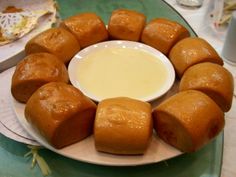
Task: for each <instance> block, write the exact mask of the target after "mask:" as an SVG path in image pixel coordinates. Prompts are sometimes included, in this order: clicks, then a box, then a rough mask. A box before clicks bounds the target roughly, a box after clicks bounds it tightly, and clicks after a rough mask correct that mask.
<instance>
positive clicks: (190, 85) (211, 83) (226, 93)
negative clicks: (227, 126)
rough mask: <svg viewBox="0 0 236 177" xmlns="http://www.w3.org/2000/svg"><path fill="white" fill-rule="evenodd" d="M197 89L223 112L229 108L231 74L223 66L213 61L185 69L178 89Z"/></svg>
mask: <svg viewBox="0 0 236 177" xmlns="http://www.w3.org/2000/svg"><path fill="white" fill-rule="evenodd" d="M191 89H194V90H199V91H202V92H204V93H205V94H207V95H208V96H209V97H211V98H212V99H213V100H214V101H215V102H216V103H217V104H218V105H219V106H220V107H221V109H222V110H223V111H224V112H227V111H229V110H230V108H231V105H232V100H233V90H234V85H233V76H232V74H231V73H230V72H229V71H228V70H227V69H225V68H224V67H222V66H220V65H218V64H214V63H208V62H206V63H200V64H196V65H194V66H192V67H190V68H188V69H187V70H186V72H185V73H184V75H183V77H182V78H181V81H180V86H179V90H180V91H183V90H191Z"/></svg>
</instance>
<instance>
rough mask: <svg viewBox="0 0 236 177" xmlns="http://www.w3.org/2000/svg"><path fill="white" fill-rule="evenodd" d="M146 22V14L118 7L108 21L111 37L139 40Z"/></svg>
mask: <svg viewBox="0 0 236 177" xmlns="http://www.w3.org/2000/svg"><path fill="white" fill-rule="evenodd" d="M145 23H146V17H145V15H144V14H142V13H139V12H136V11H133V10H127V9H118V10H114V11H113V12H112V15H111V17H110V20H109V23H108V32H109V36H110V38H111V39H121V40H130V41H139V40H140V37H141V33H142V30H143V28H144V26H145Z"/></svg>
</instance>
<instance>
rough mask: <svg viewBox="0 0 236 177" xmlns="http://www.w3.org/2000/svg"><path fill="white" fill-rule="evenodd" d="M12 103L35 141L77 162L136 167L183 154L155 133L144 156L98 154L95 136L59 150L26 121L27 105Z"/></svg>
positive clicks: (20, 120)
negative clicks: (25, 111) (25, 109)
mask: <svg viewBox="0 0 236 177" xmlns="http://www.w3.org/2000/svg"><path fill="white" fill-rule="evenodd" d="M12 102H13V108H14V110H15V113H16V115H17V118H18V120H19V122H20V124H21V125H22V126H23V128H24V129H25V130H26V131H27V132H28V133H29V134H30V135H31V136H32V137H33V138H34V139H35V140H37V141H38V142H39V143H40V144H41V145H43V146H44V147H46V148H48V149H50V150H52V151H54V152H56V153H58V154H61V155H63V156H66V157H69V158H72V159H75V160H79V161H83V162H88V163H92V164H100V165H109V166H134V165H142V164H149V163H155V162H159V161H162V160H167V159H169V158H172V157H175V156H178V155H180V154H182V153H181V152H180V151H179V150H177V149H175V148H174V147H171V146H169V145H168V144H166V143H164V142H163V141H162V140H160V139H159V138H158V137H157V136H156V134H155V133H153V136H152V140H151V142H150V145H149V147H148V149H147V151H146V153H145V154H144V155H130V156H126V155H111V154H107V153H102V152H98V151H96V149H95V146H94V139H93V136H90V137H88V138H86V139H84V140H82V141H80V142H78V143H75V144H73V145H70V146H67V147H65V148H63V149H60V150H58V149H55V148H53V147H52V146H51V145H50V144H48V142H47V141H46V140H45V139H44V138H43V137H42V136H41V135H40V134H39V133H38V132H37V131H36V130H35V129H34V128H33V127H32V126H31V125H30V124H29V123H28V122H27V121H26V119H25V116H24V108H25V104H22V103H19V102H17V101H16V100H15V99H13V98H12Z"/></svg>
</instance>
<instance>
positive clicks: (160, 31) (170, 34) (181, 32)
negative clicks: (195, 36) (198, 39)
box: [141, 18, 190, 55]
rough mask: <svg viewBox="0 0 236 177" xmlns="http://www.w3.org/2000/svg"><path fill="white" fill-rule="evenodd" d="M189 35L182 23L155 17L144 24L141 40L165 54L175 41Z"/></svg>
mask: <svg viewBox="0 0 236 177" xmlns="http://www.w3.org/2000/svg"><path fill="white" fill-rule="evenodd" d="M189 36H190V33H189V31H188V30H187V29H186V28H185V27H184V26H183V25H181V24H179V23H177V22H175V21H171V20H168V19H164V18H156V19H153V20H151V21H150V22H149V23H148V24H147V25H146V26H145V28H144V30H143V32H142V39H141V41H142V42H143V43H145V44H147V45H150V46H152V47H154V48H156V49H157V50H159V51H161V52H162V53H163V54H165V55H167V54H168V53H169V51H170V49H171V48H172V47H173V46H174V44H175V43H177V42H178V41H179V40H181V39H183V38H186V37H189Z"/></svg>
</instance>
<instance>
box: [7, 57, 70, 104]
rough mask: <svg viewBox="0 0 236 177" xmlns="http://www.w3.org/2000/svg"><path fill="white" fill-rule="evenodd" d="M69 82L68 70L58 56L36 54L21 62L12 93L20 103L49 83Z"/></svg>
mask: <svg viewBox="0 0 236 177" xmlns="http://www.w3.org/2000/svg"><path fill="white" fill-rule="evenodd" d="M53 81H58V82H65V83H68V82H69V76H68V73H67V69H66V67H65V65H64V63H62V62H61V61H60V60H59V59H58V58H57V57H56V56H54V55H52V54H49V53H34V54H30V55H28V56H26V57H25V58H24V59H23V60H21V61H20V62H19V63H18V64H17V66H16V70H15V72H14V74H13V76H12V82H11V93H12V95H13V97H14V98H15V99H16V100H18V101H20V102H23V103H25V102H27V100H28V99H29V97H30V96H31V95H32V94H33V93H34V92H35V91H36V90H37V89H38V88H39V87H41V86H42V85H44V84H46V83H48V82H53Z"/></svg>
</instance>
